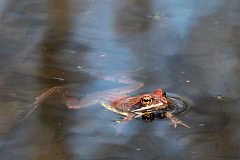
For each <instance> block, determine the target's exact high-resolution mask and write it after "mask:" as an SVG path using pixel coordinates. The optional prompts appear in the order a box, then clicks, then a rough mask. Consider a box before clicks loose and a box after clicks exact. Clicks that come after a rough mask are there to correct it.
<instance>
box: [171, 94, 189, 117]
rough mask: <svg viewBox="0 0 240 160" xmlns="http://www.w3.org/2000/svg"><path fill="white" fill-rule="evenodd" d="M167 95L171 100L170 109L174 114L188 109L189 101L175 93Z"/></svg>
mask: <svg viewBox="0 0 240 160" xmlns="http://www.w3.org/2000/svg"><path fill="white" fill-rule="evenodd" d="M167 97H168V100H169V101H170V106H169V107H168V109H169V110H170V112H172V113H173V114H180V113H182V112H184V111H186V110H187V109H188V106H187V103H186V102H185V101H184V100H182V99H181V98H180V97H177V96H175V95H170V96H167Z"/></svg>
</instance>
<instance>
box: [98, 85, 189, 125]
mask: <svg viewBox="0 0 240 160" xmlns="http://www.w3.org/2000/svg"><path fill="white" fill-rule="evenodd" d="M171 101H172V99H170V98H169V97H167V96H166V92H165V91H164V90H163V89H156V90H155V91H153V92H152V93H146V94H142V95H139V96H136V97H134V96H132V97H124V98H121V99H118V100H115V101H110V102H102V103H101V105H102V106H103V107H105V108H106V109H108V110H111V111H113V112H115V113H118V114H120V115H123V116H124V118H123V120H122V121H121V122H119V123H125V122H129V121H131V120H133V119H135V118H138V117H142V119H143V120H144V121H146V122H151V121H153V120H154V118H155V117H156V118H159V119H163V118H168V119H170V120H171V124H173V125H174V128H176V127H177V125H182V126H184V127H186V128H190V126H189V125H187V124H186V123H184V122H183V121H182V120H179V119H178V118H177V117H176V116H175V115H174V114H173V113H172V112H171V109H170V107H169V106H170V105H171Z"/></svg>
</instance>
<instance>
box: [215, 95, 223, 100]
mask: <svg viewBox="0 0 240 160" xmlns="http://www.w3.org/2000/svg"><path fill="white" fill-rule="evenodd" d="M216 98H217V99H218V100H223V99H224V96H223V95H217V96H216Z"/></svg>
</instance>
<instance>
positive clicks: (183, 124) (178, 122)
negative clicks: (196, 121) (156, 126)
mask: <svg viewBox="0 0 240 160" xmlns="http://www.w3.org/2000/svg"><path fill="white" fill-rule="evenodd" d="M170 124H171V125H174V128H177V125H178V124H179V125H182V126H184V127H186V128H191V127H190V126H189V125H187V124H186V123H184V122H183V121H181V120H172V122H171V123H170Z"/></svg>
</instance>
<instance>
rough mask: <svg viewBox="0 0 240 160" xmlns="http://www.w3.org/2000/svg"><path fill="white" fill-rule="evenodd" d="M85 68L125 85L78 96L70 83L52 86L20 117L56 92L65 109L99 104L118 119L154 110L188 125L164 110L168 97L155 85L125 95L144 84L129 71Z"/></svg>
mask: <svg viewBox="0 0 240 160" xmlns="http://www.w3.org/2000/svg"><path fill="white" fill-rule="evenodd" d="M85 72H86V73H88V74H89V75H91V76H94V77H97V78H100V79H103V80H106V81H111V82H114V83H121V84H124V85H125V86H123V87H119V88H113V89H108V90H104V91H95V92H92V93H89V94H86V95H84V96H83V97H81V98H78V97H77V96H75V95H74V94H73V93H72V92H71V90H74V87H75V86H74V85H69V86H55V87H52V88H50V89H48V90H47V91H45V92H43V93H42V94H41V95H40V96H38V97H36V99H35V101H34V102H33V103H32V104H30V105H29V106H28V107H29V108H30V109H29V111H28V113H27V114H26V115H25V116H24V118H23V119H22V120H20V121H23V120H25V119H27V118H28V117H29V116H30V115H31V114H32V113H33V112H34V111H35V110H36V109H37V108H38V107H39V106H40V104H41V103H43V102H44V101H46V100H47V99H49V98H51V97H55V96H58V97H59V100H61V101H63V102H64V104H65V107H66V109H71V110H74V109H81V108H86V107H90V106H94V105H97V104H100V105H101V106H103V107H104V108H106V109H107V110H110V111H113V112H115V113H118V114H120V115H123V116H124V118H123V120H122V122H128V121H130V120H133V119H134V118H138V117H142V118H143V119H144V120H146V121H151V120H152V119H153V117H154V114H155V113H158V114H160V115H162V117H167V118H169V119H170V120H171V122H172V124H173V125H174V126H175V128H176V126H177V124H179V125H182V126H185V127H187V128H189V126H188V125H186V124H185V123H184V122H182V121H181V120H179V119H177V118H176V116H175V115H174V114H172V113H171V112H170V111H167V110H168V106H169V105H170V104H171V101H170V99H169V98H168V97H167V96H166V92H165V91H164V90H163V89H157V90H155V91H154V92H152V93H145V94H141V95H138V96H129V94H132V93H133V92H136V91H137V90H139V89H140V88H142V87H143V86H144V83H143V82H140V81H136V80H134V79H133V78H131V76H132V72H124V73H118V74H115V75H104V74H101V73H99V72H96V71H92V70H87V71H85ZM159 112H160V113H159ZM156 115H157V114H156ZM148 119H149V120H148Z"/></svg>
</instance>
